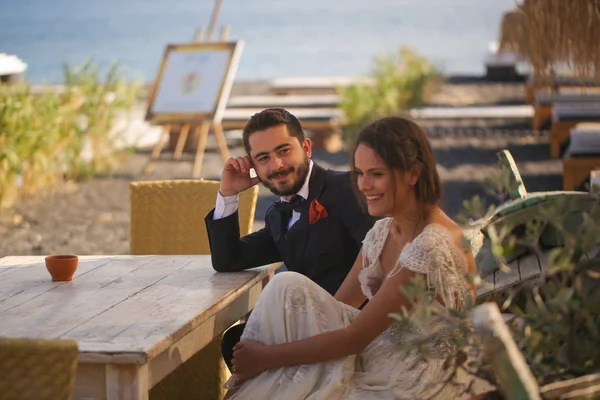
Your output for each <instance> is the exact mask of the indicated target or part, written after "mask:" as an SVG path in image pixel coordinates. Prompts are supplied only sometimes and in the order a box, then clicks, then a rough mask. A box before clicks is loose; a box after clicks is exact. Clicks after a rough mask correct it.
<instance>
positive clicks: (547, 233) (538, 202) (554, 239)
mask: <svg viewBox="0 0 600 400" xmlns="http://www.w3.org/2000/svg"><path fill="white" fill-rule="evenodd" d="M498 158H499V163H500V167H501V170H502V172H503V174H504V175H505V181H507V182H508V185H509V187H508V191H509V194H510V197H511V200H510V201H508V202H506V203H504V204H502V205H500V206H499V207H498V208H496V210H494V212H493V213H492V214H491V215H489V216H486V217H484V218H482V219H480V220H477V221H474V222H472V223H471V224H470V225H469V226H468V227H466V228H465V230H468V229H474V228H477V229H479V230H481V232H482V233H483V234H484V235H485V236H486V238H485V239H484V241H483V243H482V245H481V248H480V249H479V251H477V252H476V254H475V261H476V264H477V270H478V273H479V274H480V276H481V278H482V281H483V282H482V284H481V286H480V287H479V288H478V291H477V297H478V299H480V298H484V297H486V296H489V295H491V294H492V293H495V292H498V291H502V290H505V289H507V288H510V287H513V286H516V285H520V284H522V283H524V282H527V281H529V280H531V279H535V278H537V277H539V276H541V275H542V273H543V272H544V271H545V269H546V267H547V265H548V252H549V250H550V249H552V248H555V247H557V246H561V245H562V244H563V243H562V239H561V236H560V234H558V233H557V232H556V231H555V230H554V229H553V228H552V227H551V226H549V227H547V228H546V229H545V230H544V231H543V232H542V234H541V235H540V237H539V238H537V241H538V243H537V244H538V246H539V248H540V249H542V252H541V253H540V254H532V253H531V251H530V249H528V248H527V247H525V246H523V245H517V246H516V247H515V249H514V250H513V251H512V252H511V253H510V254H508V255H507V256H506V262H507V264H508V266H509V270H506V271H505V270H503V269H501V268H500V267H499V266H498V263H497V261H496V259H495V258H494V256H493V254H492V249H491V242H490V240H489V239H488V238H487V235H488V231H489V229H490V227H492V226H493V227H494V228H495V230H496V231H500V230H501V229H503V228H506V229H508V230H509V231H511V232H513V233H514V234H515V235H517V236H518V235H520V234H521V235H523V234H524V228H525V226H526V224H527V222H528V221H531V220H532V219H539V218H540V216H541V215H543V214H542V213H541V212H540V211H541V209H542V208H546V207H548V206H552V205H556V204H560V202H562V201H568V202H569V206H571V207H573V209H574V210H576V211H575V212H573V213H571V214H569V219H568V220H567V224H566V225H565V227H564V228H565V229H567V230H570V229H575V228H576V227H577V226H578V224H579V223H580V219H581V217H582V214H583V213H584V212H586V211H589V210H591V209H593V208H594V207H597V206H598V205H600V197H599V196H597V195H594V194H590V193H586V192H564V191H556V192H531V193H528V192H527V190H526V188H525V186H524V184H523V181H522V179H521V175H520V173H519V170H518V168H517V166H516V164H515V162H514V159H513V158H512V156H511V154H510V152H508V151H507V150H503V151H502V152H500V153H499V154H498ZM597 251H598V249H596V250H595V252H593V253H592V254H589V256H590V257H593V256H594V255H595V253H596V252H597Z"/></svg>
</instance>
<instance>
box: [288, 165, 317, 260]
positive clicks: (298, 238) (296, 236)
mask: <svg viewBox="0 0 600 400" xmlns="http://www.w3.org/2000/svg"><path fill="white" fill-rule="evenodd" d="M325 177H326V174H325V169H324V168H322V167H320V166H319V165H317V164H316V163H314V164H313V169H312V172H311V174H310V181H309V183H308V199H307V200H306V202H305V204H304V207H303V208H302V212H301V213H300V219H299V220H298V221H296V223H295V224H294V225H292V227H291V228H290V230H289V231H288V232H287V241H288V243H289V249H290V255H291V256H292V260H293V261H294V262H295V263H296V262H297V263H299V264H300V263H301V262H302V254H303V253H304V249H305V248H306V241H307V239H308V234H309V227H310V225H309V223H308V222H309V209H310V203H311V202H312V201H313V200H317V199H318V198H319V196H320V195H321V192H322V191H323V188H324V187H325V181H326V179H325Z"/></svg>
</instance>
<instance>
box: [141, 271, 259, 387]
mask: <svg viewBox="0 0 600 400" xmlns="http://www.w3.org/2000/svg"><path fill="white" fill-rule="evenodd" d="M266 282H267V280H266V279H265V280H263V281H259V282H256V284H255V285H254V286H253V287H252V288H250V289H249V290H248V291H246V292H245V293H244V295H243V296H240V297H238V298H237V299H236V300H235V301H234V302H233V303H231V304H230V306H229V307H226V308H223V309H222V310H220V311H218V312H217V313H216V314H215V315H214V316H213V317H211V318H210V319H208V320H206V321H204V322H202V323H201V324H200V325H199V326H197V327H196V328H195V329H194V330H192V331H191V332H190V333H189V334H188V335H186V336H185V337H183V338H182V339H180V340H179V341H177V342H174V343H171V344H170V346H169V347H167V348H165V349H164V350H162V352H160V353H159V352H158V351H157V350H158V349H159V348H160V347H159V346H156V347H155V349H154V351H152V352H150V353H149V354H148V357H149V358H150V359H151V361H150V364H149V365H150V367H149V374H150V375H149V382H150V387H152V386H154V385H155V384H157V383H158V382H160V381H161V380H162V379H163V378H165V377H166V376H167V375H168V374H169V373H171V372H172V371H174V370H175V369H176V368H177V367H178V366H179V365H181V364H182V363H184V362H186V361H187V360H188V359H189V358H190V357H192V356H193V355H194V354H195V353H196V352H198V351H199V350H200V349H202V348H204V347H206V346H207V345H208V344H209V343H210V342H211V341H212V340H213V338H215V337H217V336H218V335H220V334H221V333H222V332H223V331H225V330H226V329H227V328H228V327H230V326H231V325H233V324H234V323H235V322H236V321H237V320H239V318H240V315H244V314H246V313H247V312H249V311H251V310H252V309H253V308H254V305H255V304H256V302H257V301H258V297H259V296H260V293H261V292H262V289H263V287H264V285H266ZM165 344H167V343H165ZM163 347H164V346H163Z"/></svg>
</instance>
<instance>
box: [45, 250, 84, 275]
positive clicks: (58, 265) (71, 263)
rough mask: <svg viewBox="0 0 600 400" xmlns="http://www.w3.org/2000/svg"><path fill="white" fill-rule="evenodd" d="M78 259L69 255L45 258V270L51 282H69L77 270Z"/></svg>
mask: <svg viewBox="0 0 600 400" xmlns="http://www.w3.org/2000/svg"><path fill="white" fill-rule="evenodd" d="M78 262H79V258H78V257H77V256H74V255H70V254H64V255H63V254H60V255H54V256H48V257H46V268H47V269H48V272H50V276H52V280H53V281H70V280H71V279H72V278H73V274H74V273H75V270H76V269H77V264H78Z"/></svg>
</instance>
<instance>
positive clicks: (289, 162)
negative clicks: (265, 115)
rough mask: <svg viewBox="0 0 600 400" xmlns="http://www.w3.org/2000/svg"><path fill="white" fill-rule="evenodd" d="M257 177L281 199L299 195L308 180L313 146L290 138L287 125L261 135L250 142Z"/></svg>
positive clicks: (259, 133) (253, 137)
mask: <svg viewBox="0 0 600 400" xmlns="http://www.w3.org/2000/svg"><path fill="white" fill-rule="evenodd" d="M248 144H249V145H250V158H251V159H252V163H253V164H254V170H255V171H256V175H258V177H259V178H260V180H261V181H262V183H263V185H265V186H266V187H267V188H269V190H271V192H273V193H274V194H276V195H277V196H291V195H293V194H295V193H296V192H298V191H299V190H300V188H301V187H302V185H304V182H305V181H306V177H307V176H308V167H309V158H310V156H311V142H310V140H309V139H304V142H303V143H302V144H300V142H299V141H298V139H297V138H296V137H294V136H290V135H289V133H288V130H287V127H286V126H285V125H277V126H274V127H271V128H268V129H265V130H264V131H257V132H254V133H252V134H251V135H250V137H249V138H248Z"/></svg>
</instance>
